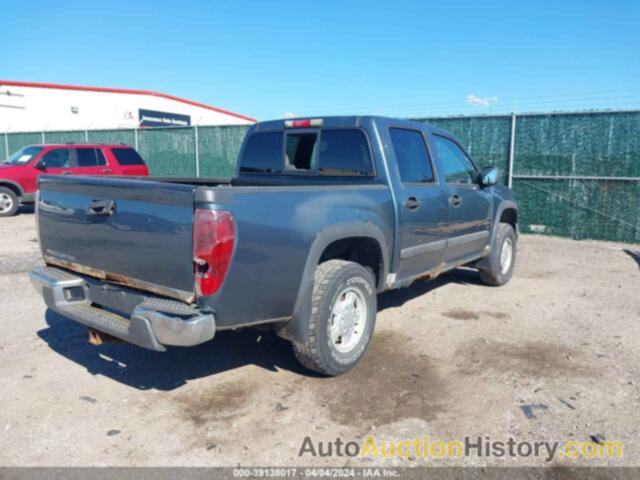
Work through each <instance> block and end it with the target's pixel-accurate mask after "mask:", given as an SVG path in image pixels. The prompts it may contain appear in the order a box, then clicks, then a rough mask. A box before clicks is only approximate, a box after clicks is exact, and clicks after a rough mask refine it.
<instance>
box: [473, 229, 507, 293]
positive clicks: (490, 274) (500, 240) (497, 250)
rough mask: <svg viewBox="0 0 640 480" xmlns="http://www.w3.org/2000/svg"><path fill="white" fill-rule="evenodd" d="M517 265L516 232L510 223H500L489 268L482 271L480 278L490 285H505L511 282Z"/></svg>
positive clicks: (493, 243) (489, 259) (492, 248)
mask: <svg viewBox="0 0 640 480" xmlns="http://www.w3.org/2000/svg"><path fill="white" fill-rule="evenodd" d="M515 264H516V232H515V231H514V230H513V227H512V226H511V225H509V224H508V223H500V224H498V230H497V231H496V234H495V236H494V238H493V242H492V244H491V252H490V253H489V258H488V262H487V266H486V267H483V268H481V269H480V278H481V279H482V281H483V282H484V283H486V284H488V285H493V286H496V287H497V286H500V285H504V284H505V283H507V282H508V281H509V280H511V276H512V275H513V269H514V267H515Z"/></svg>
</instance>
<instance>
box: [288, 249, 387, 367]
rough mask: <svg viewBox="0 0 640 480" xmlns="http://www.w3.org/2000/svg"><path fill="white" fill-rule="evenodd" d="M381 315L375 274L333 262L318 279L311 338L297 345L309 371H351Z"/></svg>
mask: <svg viewBox="0 0 640 480" xmlns="http://www.w3.org/2000/svg"><path fill="white" fill-rule="evenodd" d="M376 313H377V299H376V290H375V286H374V277H373V275H372V273H371V272H370V271H369V270H367V269H365V268H364V267H362V266H361V265H359V264H357V263H354V262H347V261H345V260H329V261H327V262H324V263H322V264H320V265H318V268H317V269H316V272H315V275H314V285H313V293H312V299H311V318H310V319H309V327H308V331H307V336H306V338H305V339H304V341H302V342H294V344H293V348H294V352H295V354H296V357H297V358H298V360H299V361H300V363H302V364H303V365H304V366H305V367H307V368H309V369H311V370H314V371H316V372H320V373H323V374H325V375H332V376H333V375H340V374H342V373H344V372H346V371H348V370H349V369H351V368H352V367H353V366H354V365H355V364H356V363H358V361H359V360H360V359H361V358H362V356H363V355H364V352H365V351H366V349H367V346H368V345H369V341H370V340H371V336H372V334H373V329H374V326H375V319H376Z"/></svg>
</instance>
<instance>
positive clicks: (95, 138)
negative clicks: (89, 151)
mask: <svg viewBox="0 0 640 480" xmlns="http://www.w3.org/2000/svg"><path fill="white" fill-rule="evenodd" d="M87 138H88V139H89V142H90V143H124V144H125V145H131V146H132V147H135V145H136V132H135V130H89V131H88V132H87Z"/></svg>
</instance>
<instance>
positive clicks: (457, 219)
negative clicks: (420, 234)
mask: <svg viewBox="0 0 640 480" xmlns="http://www.w3.org/2000/svg"><path fill="white" fill-rule="evenodd" d="M431 138H432V139H433V142H432V144H433V145H434V147H435V151H436V154H437V156H438V162H439V165H440V170H439V171H440V172H442V176H443V177H444V178H443V180H444V182H445V183H446V191H447V197H448V198H447V203H448V205H447V213H448V214H447V227H446V237H447V248H446V251H445V253H444V256H443V261H444V262H446V263H452V262H458V261H462V260H465V259H468V258H470V257H474V256H478V255H480V254H481V253H482V251H483V250H484V247H485V246H486V245H487V242H488V241H489V230H490V228H491V197H490V196H489V195H488V194H487V193H486V192H485V191H484V190H482V189H481V188H480V185H479V183H478V177H479V173H480V172H479V171H478V169H477V168H476V166H475V164H474V163H473V162H472V161H471V159H470V158H469V156H468V155H467V154H466V153H465V151H464V150H463V149H462V147H460V145H458V144H457V143H456V142H455V141H454V140H453V139H451V138H449V137H446V136H444V135H438V134H433V135H432V136H431Z"/></svg>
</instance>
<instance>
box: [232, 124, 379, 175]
mask: <svg viewBox="0 0 640 480" xmlns="http://www.w3.org/2000/svg"><path fill="white" fill-rule="evenodd" d="M240 172H241V173H283V172H284V173H300V174H311V175H326V176H373V175H374V169H373V162H372V159H371V150H370V148H369V142H368V140H367V137H366V135H365V134H364V132H363V131H362V130H359V129H356V128H334V129H332V128H325V129H317V130H316V129H313V130H305V131H296V130H291V131H289V130H285V131H284V132H283V131H272V132H256V133H254V134H252V135H251V136H250V137H249V138H248V139H247V143H246V146H245V148H244V152H243V155H242V158H241V161H240Z"/></svg>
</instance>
